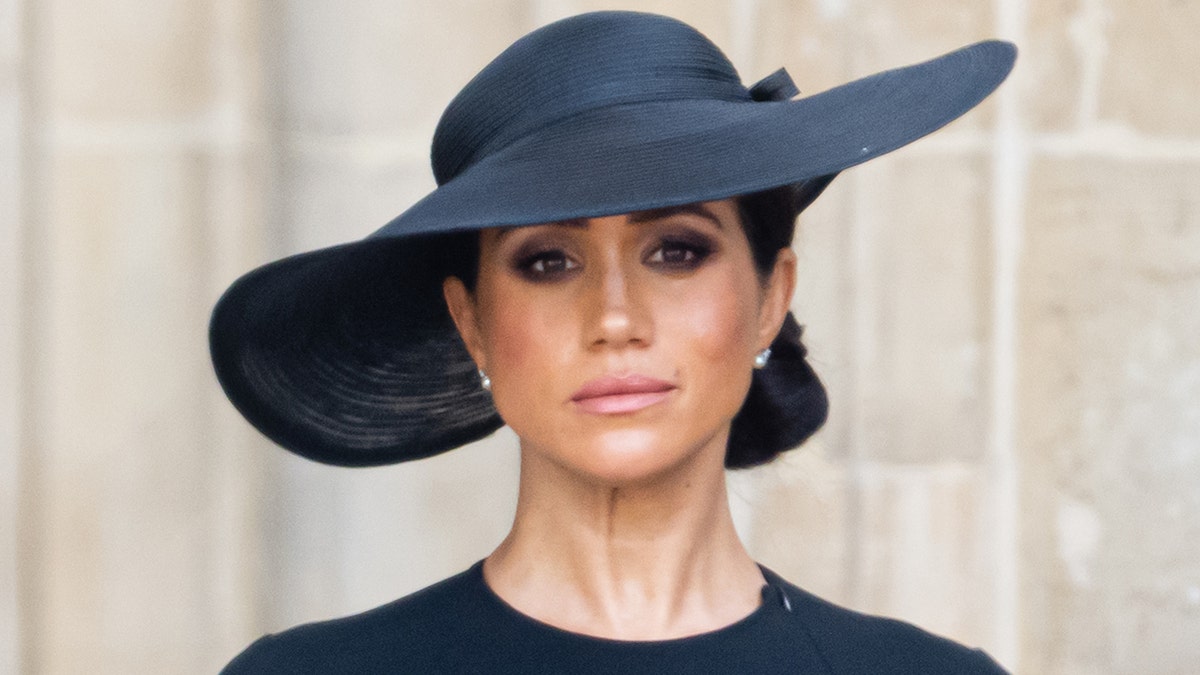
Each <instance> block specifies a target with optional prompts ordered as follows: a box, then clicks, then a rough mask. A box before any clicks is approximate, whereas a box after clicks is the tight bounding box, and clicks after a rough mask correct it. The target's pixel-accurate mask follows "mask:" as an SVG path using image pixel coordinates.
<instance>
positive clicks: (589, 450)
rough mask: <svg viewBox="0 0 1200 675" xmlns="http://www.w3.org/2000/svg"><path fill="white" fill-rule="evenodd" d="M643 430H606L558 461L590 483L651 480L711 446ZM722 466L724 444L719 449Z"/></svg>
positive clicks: (691, 462) (690, 461)
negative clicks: (666, 437) (664, 436)
mask: <svg viewBox="0 0 1200 675" xmlns="http://www.w3.org/2000/svg"><path fill="white" fill-rule="evenodd" d="M682 440H683V439H680V438H670V439H665V438H663V437H662V436H661V434H656V433H653V432H650V431H647V430H645V429H623V430H614V431H608V432H604V433H601V434H597V435H596V436H594V437H592V438H591V439H589V442H586V443H579V444H577V445H575V446H574V447H575V452H574V453H573V454H572V456H569V457H562V456H560V457H559V458H558V460H559V462H560V463H561V464H562V465H564V466H566V467H567V468H568V469H569V470H571V471H573V472H574V473H577V474H578V475H579V476H580V477H582V478H584V479H585V480H589V481H591V482H596V483H602V484H607V485H613V486H620V485H635V484H639V483H652V482H655V481H656V480H659V479H662V478H665V477H667V476H670V475H671V474H673V473H675V472H678V471H681V470H683V469H685V468H687V467H689V466H691V465H694V464H696V463H697V462H700V461H703V455H704V454H705V453H706V452H707V451H709V450H713V451H715V449H712V448H711V447H710V446H711V444H710V443H703V442H700V443H692V444H686V445H685V444H681V441H682ZM721 455H722V462H721V464H722V466H723V460H724V447H722V448H721Z"/></svg>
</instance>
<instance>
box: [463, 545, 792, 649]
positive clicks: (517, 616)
mask: <svg viewBox="0 0 1200 675" xmlns="http://www.w3.org/2000/svg"><path fill="white" fill-rule="evenodd" d="M758 568H759V570H761V571H762V575H763V579H765V580H766V582H765V583H764V584H763V586H762V590H761V598H762V600H761V602H759V604H758V606H757V607H755V608H754V611H752V612H750V613H749V614H747V615H746V616H744V617H742V618H741V619H738V620H737V621H734V622H733V623H730V624H728V625H726V626H722V627H720V628H714V629H713V630H710V631H705V632H702V633H696V634H694V635H686V636H683V637H677V638H669V639H666V640H619V639H615V638H606V637H599V636H596V635H588V634H586V633H576V632H574V631H570V630H567V629H565V628H559V627H558V626H555V625H553V624H549V623H546V622H544V621H541V620H539V619H535V618H533V617H531V616H529V615H528V614H525V613H524V612H522V611H520V610H519V609H517V608H516V607H513V606H512V605H510V604H509V603H508V602H507V601H505V600H504V598H501V597H500V596H499V595H498V594H497V593H496V592H495V591H494V590H492V587H491V586H488V584H487V580H486V579H485V578H484V576H483V561H482V560H480V561H479V562H477V563H475V564H474V565H472V566H471V568H470V569H469V570H467V573H466V574H467V577H468V579H469V580H470V582H471V583H472V585H474V586H476V587H477V589H478V591H479V595H480V596H482V602H483V603H485V605H486V606H487V607H486V608H487V609H490V610H492V611H493V612H495V613H497V614H500V615H503V616H504V618H506V619H507V620H509V621H513V622H516V623H518V624H520V625H521V626H522V627H524V628H526V629H528V630H531V631H535V632H538V633H542V634H544V635H546V636H547V637H550V638H557V639H562V640H574V641H580V642H587V643H591V644H593V645H612V646H619V647H622V648H630V649H638V648H646V649H651V648H657V647H673V646H685V645H690V644H695V643H699V642H704V641H708V640H724V639H728V638H730V637H733V636H735V635H737V634H740V633H745V632H755V631H757V630H759V629H760V627H761V625H762V624H763V623H764V622H767V621H769V620H770V619H771V618H773V617H777V616H779V615H781V614H789V613H791V612H792V600H791V598H790V597H789V596H788V594H787V591H786V589H785V588H784V587H783V585H782V583H781V579H780V577H779V576H778V575H777V574H775V573H774V572H772V571H771V570H769V569H767V568H766V567H763V566H762V565H759V566H758Z"/></svg>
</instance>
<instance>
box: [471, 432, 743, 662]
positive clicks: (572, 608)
mask: <svg viewBox="0 0 1200 675" xmlns="http://www.w3.org/2000/svg"><path fill="white" fill-rule="evenodd" d="M708 454H709V455H710V456H711V455H712V454H714V453H708ZM722 459H723V457H721V456H718V457H715V461H714V458H710V459H708V460H705V459H704V458H703V457H702V458H700V459H698V460H697V461H696V462H692V463H689V464H688V465H686V466H683V467H678V468H675V469H672V470H670V471H667V472H665V473H664V475H660V476H656V477H654V478H652V479H647V480H644V481H641V482H638V483H625V484H619V485H614V484H611V483H601V482H595V481H592V480H588V479H585V478H581V477H579V476H577V475H573V474H570V473H569V472H566V471H564V470H562V469H561V468H560V467H557V466H554V465H549V464H547V463H546V462H544V461H539V460H538V458H537V457H535V456H533V453H528V452H525V451H524V450H523V451H522V463H521V491H520V496H519V498H518V503H517V514H516V518H515V521H514V524H513V528H512V531H511V532H510V533H509V536H508V537H507V538H506V539H505V540H504V542H503V543H502V544H501V545H500V547H499V548H497V550H496V551H495V552H494V553H493V554H492V555H491V556H490V557H489V558H488V560H487V561H486V563H485V566H484V573H485V576H486V578H487V580H488V583H489V585H490V586H491V587H492V589H493V590H494V591H495V592H496V593H497V594H498V595H500V597H501V598H503V599H504V600H505V601H506V602H508V603H509V604H510V605H512V606H514V607H515V608H516V609H518V610H519V611H521V612H523V613H525V614H527V615H529V616H532V617H533V618H535V619H538V620H540V621H543V622H545V623H549V624H551V625H554V626H557V627H560V628H563V629H566V630H570V631H573V632H578V633H584V634H589V635H595V636H599V637H607V638H612V639H635V640H654V639H669V638H675V637H683V636H686V635H694V634H697V633H702V632H707V631H710V630H715V629H717V628H720V627H723V626H726V625H728V624H730V623H733V622H735V621H737V620H738V619H741V618H742V617H744V616H746V615H748V614H749V613H751V612H752V611H753V610H754V608H755V607H757V606H758V604H759V602H760V598H761V596H760V589H761V586H762V583H763V579H762V575H761V573H760V571H759V570H758V568H757V566H756V565H755V564H754V562H753V560H752V559H751V558H750V556H749V555H748V554H747V553H746V551H745V549H744V548H743V546H742V544H741V541H740V540H739V539H738V537H737V533H736V531H735V530H734V527H733V519H732V517H731V515H730V512H729V503H728V498H727V495H726V491H725V475H724V467H723V465H722V462H721V460H722Z"/></svg>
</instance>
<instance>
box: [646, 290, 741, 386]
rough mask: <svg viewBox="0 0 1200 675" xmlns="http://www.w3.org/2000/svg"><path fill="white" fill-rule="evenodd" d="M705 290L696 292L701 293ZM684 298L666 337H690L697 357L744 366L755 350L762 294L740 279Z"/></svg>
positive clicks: (690, 343) (679, 304)
mask: <svg viewBox="0 0 1200 675" xmlns="http://www.w3.org/2000/svg"><path fill="white" fill-rule="evenodd" d="M699 290H701V289H694V291H699ZM702 291H703V292H692V293H689V294H688V295H687V297H684V298H680V301H679V302H678V303H676V304H675V308H676V311H674V312H673V314H674V315H675V321H673V322H672V323H673V324H674V325H673V326H670V327H667V330H666V331H665V333H666V335H675V336H680V337H683V336H687V338H688V343H689V348H690V351H691V353H692V354H694V355H695V356H696V357H697V358H700V359H703V360H704V361H708V362H715V363H721V364H728V365H731V366H732V365H736V364H739V363H741V362H742V361H743V360H744V359H743V357H745V355H746V354H749V353H750V352H752V351H753V350H754V348H755V342H756V339H757V335H756V333H757V331H756V318H757V311H756V308H757V303H758V295H757V293H756V292H755V289H754V288H753V287H745V285H744V284H742V283H739V281H738V280H736V279H727V280H726V279H723V280H721V282H720V283H715V284H712V285H711V286H710V287H708V288H705V289H702Z"/></svg>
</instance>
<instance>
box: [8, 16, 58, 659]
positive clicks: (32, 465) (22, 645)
mask: <svg viewBox="0 0 1200 675" xmlns="http://www.w3.org/2000/svg"><path fill="white" fill-rule="evenodd" d="M18 4H19V5H21V8H22V13H21V16H20V21H21V26H20V28H19V29H18V31H19V35H20V36H21V41H22V44H21V47H20V54H21V64H20V68H19V71H18V72H19V75H18V84H17V86H18V87H21V88H22V89H23V92H22V100H23V104H24V106H23V110H22V111H21V122H20V124H21V127H22V129H21V136H20V146H19V150H18V152H19V159H18V162H19V166H18V168H17V171H16V173H17V175H18V176H19V179H18V180H19V181H20V186H19V190H20V194H19V197H18V199H20V203H21V207H20V208H21V213H20V220H19V221H18V222H19V223H20V224H19V226H18V227H19V228H20V230H21V235H20V237H21V256H20V265H21V268H20V270H19V271H18V272H17V276H18V278H19V279H21V287H20V296H19V302H18V311H19V312H20V315H19V318H18V319H17V323H18V325H19V326H20V333H19V336H18V339H19V341H20V342H19V345H18V347H17V349H18V350H19V353H20V355H21V357H22V358H20V359H18V362H17V363H18V367H19V371H18V373H17V381H18V385H17V386H18V397H17V400H18V406H19V408H18V418H19V419H20V421H21V424H20V427H19V428H18V432H17V434H18V449H17V471H16V483H17V495H16V513H17V514H19V517H20V523H21V529H20V531H18V536H17V541H16V542H15V543H16V546H15V553H16V564H17V569H16V572H17V584H16V588H15V589H14V595H15V599H16V603H17V605H16V613H17V616H16V618H17V635H16V637H17V650H16V653H15V655H14V656H13V658H14V660H15V661H16V663H17V665H18V667H17V669H16V670H15V671H13V672H41V671H43V670H45V669H46V662H47V661H48V658H47V655H46V653H45V652H46V651H48V650H44V649H42V648H41V647H42V645H44V644H45V643H46V640H44V637H45V636H44V635H42V632H43V630H44V629H45V628H46V626H47V625H48V624H50V623H51V622H50V621H48V620H44V617H43V613H42V612H41V606H42V603H40V602H38V600H39V599H41V595H42V592H41V591H42V589H43V587H44V586H45V582H44V579H43V578H42V577H40V576H39V574H38V573H39V572H40V571H42V570H41V566H40V565H37V564H36V563H37V562H40V560H38V552H39V551H44V550H46V546H45V545H44V541H45V539H44V537H45V536H46V535H45V528H44V527H43V523H44V518H45V512H44V509H42V508H40V504H39V500H38V494H39V493H40V492H41V491H40V490H39V489H38V488H39V487H40V483H41V478H42V474H43V471H42V468H43V465H42V463H41V462H40V461H39V460H40V459H41V458H43V457H45V455H46V453H45V452H44V450H45V449H44V448H43V447H41V445H40V441H41V437H40V436H39V434H38V431H39V429H40V428H44V427H45V424H44V422H43V420H42V417H43V415H42V414H40V410H39V407H38V404H39V403H40V402H41V401H42V400H44V398H45V397H44V396H42V392H41V390H40V388H39V382H38V380H37V378H36V375H37V373H38V371H39V368H38V366H39V363H36V362H37V361H39V358H44V357H38V356H37V354H38V353H39V351H38V350H36V349H34V348H33V347H34V346H35V339H36V337H37V333H38V328H39V323H44V316H45V308H46V307H47V303H46V302H45V299H44V297H43V294H44V293H45V286H46V284H45V282H44V280H43V279H42V278H40V277H38V276H36V274H35V273H36V272H44V271H45V270H48V269H50V265H49V264H47V262H48V261H47V254H46V243H45V241H46V236H45V232H46V227H45V225H46V220H47V217H46V212H47V208H48V207H47V206H46V204H48V203H49V202H48V200H47V199H46V193H47V192H48V191H47V190H46V189H45V187H44V186H45V185H47V184H48V181H47V180H46V178H47V177H48V175H49V165H50V162H49V161H48V160H47V159H46V153H47V148H50V147H52V146H51V145H50V144H49V138H48V135H47V134H46V128H47V120H46V115H45V106H44V103H43V101H44V100H45V98H44V95H43V91H42V87H41V86H39V85H40V82H41V80H42V78H44V77H45V72H46V70H45V69H46V63H47V60H46V59H45V58H42V57H44V56H45V54H44V53H42V52H41V51H40V50H39V48H40V47H41V46H42V42H43V37H44V35H43V34H42V33H40V31H44V30H45V25H44V23H45V22H43V21H41V20H39V19H40V16H41V15H40V13H39V11H38V7H37V5H35V4H34V3H31V2H27V3H20V2H18ZM42 7H43V9H42V12H45V11H46V10H45V9H44V5H42ZM35 234H36V235H37V236H34V235H35Z"/></svg>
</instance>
